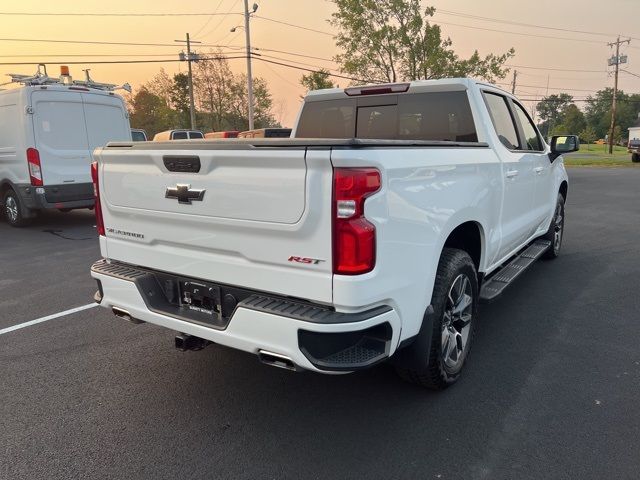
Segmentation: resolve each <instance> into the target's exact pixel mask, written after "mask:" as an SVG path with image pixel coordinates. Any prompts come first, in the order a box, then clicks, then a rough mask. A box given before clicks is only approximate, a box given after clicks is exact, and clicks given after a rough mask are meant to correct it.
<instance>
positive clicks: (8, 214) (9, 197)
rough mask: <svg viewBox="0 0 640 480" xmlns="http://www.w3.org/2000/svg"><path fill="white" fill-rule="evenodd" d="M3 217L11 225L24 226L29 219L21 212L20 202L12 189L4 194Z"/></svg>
mask: <svg viewBox="0 0 640 480" xmlns="http://www.w3.org/2000/svg"><path fill="white" fill-rule="evenodd" d="M3 210H4V218H6V220H7V223H8V224H9V225H11V226H12V227H24V226H25V225H27V224H28V223H29V219H28V218H26V217H25V216H24V215H23V214H22V203H21V200H20V198H19V197H18V195H17V194H16V192H14V191H13V190H12V189H9V190H7V192H6V193H5V194H4V209H3Z"/></svg>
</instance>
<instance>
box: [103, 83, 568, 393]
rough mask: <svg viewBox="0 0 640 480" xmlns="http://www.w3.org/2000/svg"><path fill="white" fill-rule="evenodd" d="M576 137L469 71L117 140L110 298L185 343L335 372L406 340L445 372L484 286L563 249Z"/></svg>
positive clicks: (441, 383)
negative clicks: (275, 133) (251, 120)
mask: <svg viewBox="0 0 640 480" xmlns="http://www.w3.org/2000/svg"><path fill="white" fill-rule="evenodd" d="M577 148H578V139H577V137H575V136H566V137H554V138H553V140H552V142H551V146H548V145H547V144H546V143H545V141H544V140H543V138H542V136H541V135H540V134H539V132H538V131H537V129H536V127H535V126H534V124H533V122H532V121H531V119H530V117H529V115H528V114H527V112H526V110H525V109H524V108H523V107H522V105H521V104H520V103H519V102H518V100H517V99H516V98H514V97H513V96H512V95H509V94H508V93H506V92H504V91H502V90H500V89H498V88H496V87H494V86H492V85H487V84H483V83H479V82H476V81H474V80H470V79H447V80H435V81H416V82H411V83H402V84H391V85H375V86H364V87H350V88H347V89H330V90H321V91H316V92H311V93H309V94H308V95H307V97H306V98H305V100H304V104H303V106H302V109H301V112H300V114H299V117H298V121H297V124H296V127H295V128H294V129H293V132H292V138H291V139H273V140H255V139H248V140H213V141H207V140H203V141H189V142H180V141H173V142H166V143H158V142H148V143H135V144H134V143H112V144H109V145H108V146H107V147H106V148H102V149H98V150H97V151H96V153H95V157H96V158H97V162H96V163H95V164H94V165H93V178H94V182H95V190H96V193H97V198H96V206H97V208H96V214H97V227H98V231H99V234H100V236H99V238H100V247H101V252H102V256H103V257H104V259H102V260H100V261H98V262H96V263H95V264H94V265H93V266H92V268H91V274H92V276H93V277H94V278H95V279H96V280H97V281H98V287H99V290H98V292H96V301H97V302H99V303H100V304H101V305H102V306H103V307H106V308H108V309H110V310H112V311H113V312H114V313H115V314H116V315H117V316H119V317H121V318H125V319H128V320H131V321H134V322H139V321H142V322H148V323H153V324H156V325H160V326H162V327H166V328H169V329H173V330H175V331H177V332H180V334H179V335H178V336H177V337H176V346H177V347H178V348H181V349H183V350H187V349H199V348H202V347H203V346H205V345H206V344H208V343H211V342H214V343H219V344H221V345H226V346H229V347H233V348H237V349H240V350H244V351H246V352H250V353H253V354H256V355H258V357H259V359H260V360H261V361H262V362H264V363H267V364H270V365H273V366H278V367H282V368H287V369H291V370H313V371H316V372H323V373H336V372H351V371H354V370H358V369H362V368H366V367H370V366H372V365H374V364H377V363H379V362H382V361H385V360H387V359H390V360H391V361H393V362H394V364H395V365H396V367H397V369H398V372H399V373H400V374H401V376H402V377H404V378H405V379H408V380H410V381H413V382H416V383H418V384H421V385H424V386H427V387H431V388H444V387H446V386H448V385H450V384H451V383H453V382H455V381H456V380H457V378H458V377H459V375H460V372H461V370H462V367H463V365H464V363H465V359H466V357H467V354H468V352H469V348H470V345H471V340H472V337H473V331H474V328H475V324H476V323H477V305H478V303H479V301H481V300H485V301H489V300H492V299H494V298H496V297H497V296H498V295H499V294H500V293H501V292H502V291H503V290H504V288H505V287H506V286H507V285H509V284H510V283H511V281H513V279H514V278H515V277H517V276H518V275H519V274H520V273H521V272H522V271H524V270H525V269H526V268H527V267H528V266H529V265H531V264H532V263H533V262H534V261H535V260H536V259H538V258H539V257H542V256H546V257H549V258H553V257H555V256H557V255H558V252H559V249H560V246H561V242H562V233H563V225H564V202H565V199H566V197H567V186H568V183H567V174H566V171H565V168H564V165H563V161H562V158H561V156H560V155H561V154H562V153H566V152H570V151H575V150H576V149H577Z"/></svg>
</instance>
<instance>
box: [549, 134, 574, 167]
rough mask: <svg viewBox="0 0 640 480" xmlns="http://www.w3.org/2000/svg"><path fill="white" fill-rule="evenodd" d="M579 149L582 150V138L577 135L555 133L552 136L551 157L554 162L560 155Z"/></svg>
mask: <svg viewBox="0 0 640 480" xmlns="http://www.w3.org/2000/svg"><path fill="white" fill-rule="evenodd" d="M578 150H580V139H579V138H578V136H577V135H554V136H553V137H551V153H550V154H549V159H550V160H551V161H552V162H553V161H554V160H555V159H556V158H558V157H559V156H560V155H563V154H565V153H571V152H577V151H578Z"/></svg>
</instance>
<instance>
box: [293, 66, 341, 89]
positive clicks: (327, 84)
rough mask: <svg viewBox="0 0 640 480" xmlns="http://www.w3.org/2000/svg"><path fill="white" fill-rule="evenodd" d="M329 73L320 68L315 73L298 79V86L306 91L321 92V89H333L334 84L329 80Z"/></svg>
mask: <svg viewBox="0 0 640 480" xmlns="http://www.w3.org/2000/svg"><path fill="white" fill-rule="evenodd" d="M329 76H330V74H329V71H328V70H326V69H324V68H321V69H320V70H319V71H317V72H311V73H309V74H307V75H302V77H301V78H300V85H302V86H303V87H305V88H306V89H307V90H322V89H323V88H335V84H334V83H333V82H332V81H331V80H329Z"/></svg>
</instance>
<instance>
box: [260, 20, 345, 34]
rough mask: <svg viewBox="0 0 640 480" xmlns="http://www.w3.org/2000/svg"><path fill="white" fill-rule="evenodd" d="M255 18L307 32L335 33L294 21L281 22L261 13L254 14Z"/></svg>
mask: <svg viewBox="0 0 640 480" xmlns="http://www.w3.org/2000/svg"><path fill="white" fill-rule="evenodd" d="M254 17H255V18H259V19H260V20H267V21H268V22H273V23H279V24H281V25H287V26H288V27H293V28H299V29H301V30H306V31H308V32H314V33H320V34H322V35H328V36H330V37H334V36H335V34H333V33H329V32H323V31H322V30H316V29H315V28H309V27H303V26H302V25H296V24H295V23H288V22H283V21H281V20H275V19H273V18H268V17H263V16H261V15H254Z"/></svg>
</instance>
